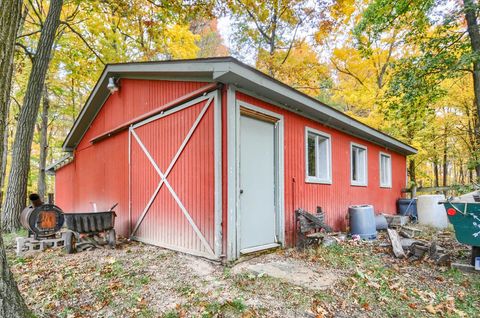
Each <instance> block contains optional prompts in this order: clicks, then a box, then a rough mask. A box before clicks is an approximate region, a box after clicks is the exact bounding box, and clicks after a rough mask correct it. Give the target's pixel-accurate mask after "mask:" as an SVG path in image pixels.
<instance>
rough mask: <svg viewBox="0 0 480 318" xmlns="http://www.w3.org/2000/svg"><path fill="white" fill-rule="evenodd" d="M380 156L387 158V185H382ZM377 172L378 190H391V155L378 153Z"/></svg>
mask: <svg viewBox="0 0 480 318" xmlns="http://www.w3.org/2000/svg"><path fill="white" fill-rule="evenodd" d="M382 156H385V157H388V159H389V163H390V165H389V167H388V169H389V171H388V177H389V179H388V182H387V183H382ZM378 170H379V179H380V180H379V182H380V188H391V187H392V155H390V154H388V153H386V152H380V153H379V154H378Z"/></svg>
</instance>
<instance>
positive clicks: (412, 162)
mask: <svg viewBox="0 0 480 318" xmlns="http://www.w3.org/2000/svg"><path fill="white" fill-rule="evenodd" d="M408 172H409V175H410V181H411V182H412V183H413V184H414V185H415V186H416V185H417V176H416V171H415V159H413V158H410V159H409V162H408Z"/></svg>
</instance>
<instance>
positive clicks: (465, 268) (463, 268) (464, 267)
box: [451, 263, 480, 274]
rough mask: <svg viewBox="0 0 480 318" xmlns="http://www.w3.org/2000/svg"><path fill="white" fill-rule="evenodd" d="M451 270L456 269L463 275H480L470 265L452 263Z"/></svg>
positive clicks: (479, 272)
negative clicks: (463, 273)
mask: <svg viewBox="0 0 480 318" xmlns="http://www.w3.org/2000/svg"><path fill="white" fill-rule="evenodd" d="M451 266H452V268H456V269H458V270H460V271H462V272H465V273H477V274H480V271H477V270H475V266H472V265H470V264H461V263H452V265H451Z"/></svg>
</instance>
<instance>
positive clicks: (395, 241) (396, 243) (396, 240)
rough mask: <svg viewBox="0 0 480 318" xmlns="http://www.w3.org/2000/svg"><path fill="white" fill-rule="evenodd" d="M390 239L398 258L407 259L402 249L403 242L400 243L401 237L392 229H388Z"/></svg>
mask: <svg viewBox="0 0 480 318" xmlns="http://www.w3.org/2000/svg"><path fill="white" fill-rule="evenodd" d="M387 233H388V237H389V238H390V242H391V243H392V249H393V254H395V257H397V258H404V257H406V255H405V252H404V251H403V248H402V242H401V241H400V236H399V235H398V232H397V231H395V230H392V229H387Z"/></svg>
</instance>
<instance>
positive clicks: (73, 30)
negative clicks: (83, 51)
mask: <svg viewBox="0 0 480 318" xmlns="http://www.w3.org/2000/svg"><path fill="white" fill-rule="evenodd" d="M61 23H62V24H64V25H66V26H67V28H68V29H69V30H70V31H72V32H73V33H74V34H75V35H77V36H78V37H79V38H80V40H82V42H83V43H84V44H85V45H86V46H87V47H88V49H89V50H90V51H91V52H92V53H93V54H94V55H95V56H96V57H97V59H98V60H99V61H100V62H101V63H102V64H103V65H105V64H106V63H105V62H104V61H103V59H102V58H101V57H100V55H99V54H98V53H97V52H96V51H95V50H94V49H93V47H92V46H91V45H90V44H89V43H88V41H87V40H86V39H85V38H84V37H83V35H82V34H81V33H80V32H78V31H77V30H75V29H74V28H73V27H72V26H71V25H70V24H69V23H68V22H66V21H62V22H61Z"/></svg>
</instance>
